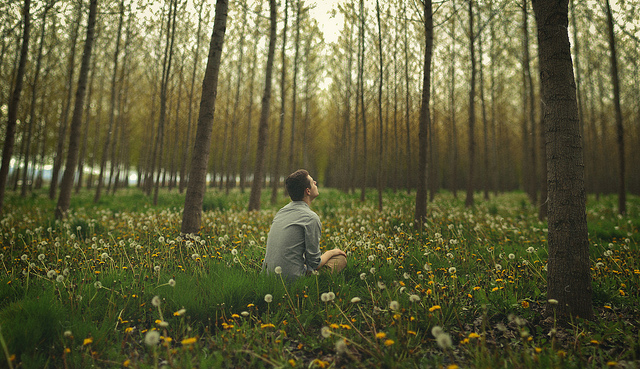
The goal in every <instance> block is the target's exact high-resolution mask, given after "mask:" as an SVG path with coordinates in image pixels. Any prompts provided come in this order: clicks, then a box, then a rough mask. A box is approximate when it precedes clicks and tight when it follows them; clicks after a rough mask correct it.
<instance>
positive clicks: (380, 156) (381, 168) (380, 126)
mask: <svg viewBox="0 0 640 369" xmlns="http://www.w3.org/2000/svg"><path fill="white" fill-rule="evenodd" d="M376 16H377V18H378V58H379V62H380V65H379V68H378V69H379V72H380V74H379V75H378V79H379V80H380V81H379V84H378V130H379V134H380V137H379V138H380V140H379V142H378V178H377V181H378V183H377V187H378V211H382V179H383V178H384V161H383V159H384V132H383V131H384V128H383V121H382V85H383V83H384V75H383V73H384V69H383V68H384V59H383V57H382V21H381V20H380V1H379V0H376ZM427 109H428V104H427ZM425 186H426V184H425Z"/></svg>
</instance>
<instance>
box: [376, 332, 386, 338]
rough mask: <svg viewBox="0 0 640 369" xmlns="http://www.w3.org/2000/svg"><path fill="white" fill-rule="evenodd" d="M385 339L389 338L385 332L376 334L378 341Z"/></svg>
mask: <svg viewBox="0 0 640 369" xmlns="http://www.w3.org/2000/svg"><path fill="white" fill-rule="evenodd" d="M385 337H387V334H386V333H384V332H378V333H376V338H377V339H382V338H385Z"/></svg>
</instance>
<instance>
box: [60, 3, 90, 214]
mask: <svg viewBox="0 0 640 369" xmlns="http://www.w3.org/2000/svg"><path fill="white" fill-rule="evenodd" d="M97 12H98V0H91V3H90V5H89V20H88V23H87V40H86V42H85V44H84V52H83V54H82V63H81V64H80V74H79V76H78V87H77V89H76V99H75V106H74V108H73V116H72V117H71V126H70V127H69V149H68V150H67V162H66V166H65V170H64V174H63V175H62V183H61V184H60V196H59V197H58V204H57V205H56V209H55V215H56V219H62V218H63V217H64V216H65V215H66V213H67V211H68V210H69V204H70V202H71V191H72V190H73V179H74V177H75V171H76V166H77V165H78V151H79V144H80V127H81V125H82V115H83V114H82V113H83V108H84V98H85V92H86V89H87V80H88V75H89V63H90V61H91V50H92V47H93V41H94V40H93V38H94V37H93V35H94V32H95V26H96V13H97Z"/></svg>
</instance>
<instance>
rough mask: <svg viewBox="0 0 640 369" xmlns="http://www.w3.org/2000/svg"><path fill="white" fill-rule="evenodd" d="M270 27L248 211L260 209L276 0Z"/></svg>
mask: <svg viewBox="0 0 640 369" xmlns="http://www.w3.org/2000/svg"><path fill="white" fill-rule="evenodd" d="M269 8H270V9H269V13H270V19H271V27H270V31H269V51H268V54H267V68H266V72H265V84H264V94H263V95H262V110H261V112H260V126H259V127H258V147H257V150H256V165H255V170H254V171H253V182H252V183H251V194H250V196H249V211H252V210H260V195H261V194H262V181H263V180H264V154H265V151H266V146H267V134H268V132H267V130H268V129H269V103H270V101H271V76H272V75H273V59H274V54H275V49H276V26H277V14H276V1H275V0H269Z"/></svg>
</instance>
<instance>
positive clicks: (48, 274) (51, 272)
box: [47, 269, 56, 279]
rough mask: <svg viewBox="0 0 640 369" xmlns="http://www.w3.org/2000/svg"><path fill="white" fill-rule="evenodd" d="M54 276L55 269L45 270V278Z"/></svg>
mask: <svg viewBox="0 0 640 369" xmlns="http://www.w3.org/2000/svg"><path fill="white" fill-rule="evenodd" d="M55 276H56V271H55V270H53V269H51V270H49V271H48V272H47V278H49V279H51V278H53V277H55Z"/></svg>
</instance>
